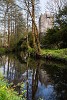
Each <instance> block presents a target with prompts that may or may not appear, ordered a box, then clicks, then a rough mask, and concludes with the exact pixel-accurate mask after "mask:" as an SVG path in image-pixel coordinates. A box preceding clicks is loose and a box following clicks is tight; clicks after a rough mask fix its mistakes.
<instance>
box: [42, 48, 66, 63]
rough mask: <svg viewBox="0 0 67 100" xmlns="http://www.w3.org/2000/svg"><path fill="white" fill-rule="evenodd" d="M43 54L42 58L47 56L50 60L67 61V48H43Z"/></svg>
mask: <svg viewBox="0 0 67 100" xmlns="http://www.w3.org/2000/svg"><path fill="white" fill-rule="evenodd" d="M41 56H42V58H46V59H50V60H58V61H62V62H67V48H66V49H57V50H49V49H42V50H41Z"/></svg>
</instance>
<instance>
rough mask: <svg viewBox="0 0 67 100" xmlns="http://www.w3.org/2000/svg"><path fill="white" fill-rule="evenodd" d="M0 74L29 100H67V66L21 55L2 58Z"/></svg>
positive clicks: (0, 60)
mask: <svg viewBox="0 0 67 100" xmlns="http://www.w3.org/2000/svg"><path fill="white" fill-rule="evenodd" d="M0 73H2V74H3V76H4V78H6V79H7V80H8V83H11V84H12V86H13V87H14V88H15V90H16V91H17V92H18V94H22V91H24V90H25V93H24V96H25V97H26V98H27V100H67V65H66V64H64V63H62V62H61V63H60V62H53V61H49V60H42V59H38V60H37V59H35V58H34V59H33V58H30V57H28V58H26V55H24V54H23V53H22V54H21V56H19V55H17V56H16V55H13V54H11V55H3V56H2V57H0Z"/></svg>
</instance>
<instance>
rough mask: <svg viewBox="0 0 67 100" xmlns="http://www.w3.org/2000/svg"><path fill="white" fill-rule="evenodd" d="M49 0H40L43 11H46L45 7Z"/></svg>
mask: <svg viewBox="0 0 67 100" xmlns="http://www.w3.org/2000/svg"><path fill="white" fill-rule="evenodd" d="M47 1H48V0H40V7H41V13H45V7H46V3H47Z"/></svg>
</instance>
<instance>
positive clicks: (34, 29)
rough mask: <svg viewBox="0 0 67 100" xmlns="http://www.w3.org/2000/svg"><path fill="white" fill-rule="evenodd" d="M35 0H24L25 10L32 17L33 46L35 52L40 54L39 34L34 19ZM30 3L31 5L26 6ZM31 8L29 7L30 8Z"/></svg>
mask: <svg viewBox="0 0 67 100" xmlns="http://www.w3.org/2000/svg"><path fill="white" fill-rule="evenodd" d="M35 2H36V1H35V0H29V1H28V0H24V3H25V6H26V8H27V11H28V13H29V15H30V17H31V19H32V37H33V46H34V48H35V51H36V53H37V54H38V55H39V54H40V43H39V34H38V29H37V25H36V21H35ZM28 4H30V6H31V7H29V6H28ZM30 8H31V9H30ZM31 12H32V13H31Z"/></svg>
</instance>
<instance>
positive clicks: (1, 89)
mask: <svg viewBox="0 0 67 100" xmlns="http://www.w3.org/2000/svg"><path fill="white" fill-rule="evenodd" d="M0 100H25V99H23V98H21V97H20V96H18V94H17V93H16V92H15V91H14V90H13V89H11V88H10V87H9V85H8V83H7V82H6V81H4V79H3V78H2V77H1V75H0Z"/></svg>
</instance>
